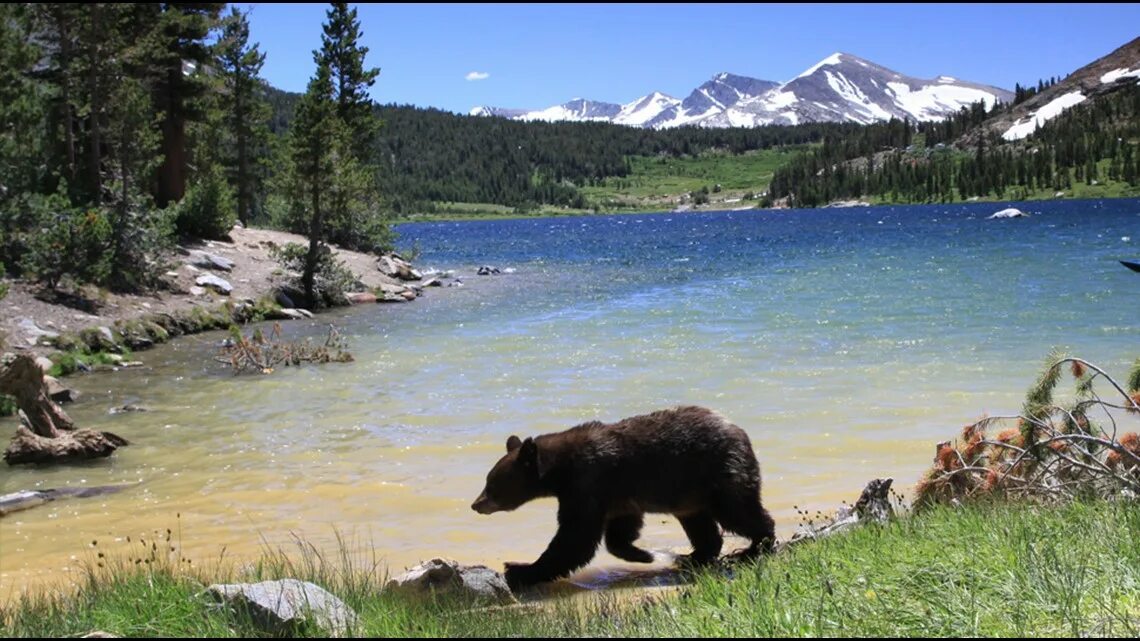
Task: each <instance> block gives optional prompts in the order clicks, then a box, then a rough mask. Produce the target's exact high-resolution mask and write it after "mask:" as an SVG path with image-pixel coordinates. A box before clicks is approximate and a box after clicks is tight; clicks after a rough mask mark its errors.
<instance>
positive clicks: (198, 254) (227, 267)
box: [190, 250, 234, 271]
mask: <svg viewBox="0 0 1140 641" xmlns="http://www.w3.org/2000/svg"><path fill="white" fill-rule="evenodd" d="M190 260H192V261H193V263H194V266H195V267H202V268H204V269H217V270H218V271H233V270H234V261H233V260H230V259H228V258H222V257H220V255H217V254H212V253H206V252H204V251H200V250H192V251H190Z"/></svg>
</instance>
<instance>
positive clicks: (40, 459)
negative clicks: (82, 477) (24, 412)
mask: <svg viewBox="0 0 1140 641" xmlns="http://www.w3.org/2000/svg"><path fill="white" fill-rule="evenodd" d="M123 445H130V443H129V442H128V441H127V439H125V438H123V437H121V436H118V435H116V434H112V433H110V432H96V431H95V430H78V431H75V432H69V433H64V434H61V435H60V436H59V437H58V438H44V437H42V436H39V435H36V434H33V433H32V431H31V430H29V429H28V428H27V427H25V426H23V425H21V426H20V427H18V428H16V436H14V437H13V438H12V442H11V443H9V444H8V449H6V450H4V461H5V462H6V463H8V465H18V464H20V463H63V462H67V461H86V460H88V459H93V458H102V457H105V456H110V455H111V454H112V453H113V452H114V451H115V450H116V449H118V448H119V447H122V446H123Z"/></svg>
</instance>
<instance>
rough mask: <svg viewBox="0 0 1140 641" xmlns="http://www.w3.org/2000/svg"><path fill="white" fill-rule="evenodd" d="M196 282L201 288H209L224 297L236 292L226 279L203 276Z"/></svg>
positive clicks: (209, 275)
mask: <svg viewBox="0 0 1140 641" xmlns="http://www.w3.org/2000/svg"><path fill="white" fill-rule="evenodd" d="M194 282H195V283H196V284H197V285H199V286H202V287H209V288H210V289H212V290H214V291H216V292H218V293H219V294H221V295H223V296H229V295H230V292H232V291H234V287H233V285H230V284H229V283H228V282H227V281H226V279H224V278H219V277H218V276H215V275H213V274H202V275H201V276H199V277H198V278H197V279H195V280H194Z"/></svg>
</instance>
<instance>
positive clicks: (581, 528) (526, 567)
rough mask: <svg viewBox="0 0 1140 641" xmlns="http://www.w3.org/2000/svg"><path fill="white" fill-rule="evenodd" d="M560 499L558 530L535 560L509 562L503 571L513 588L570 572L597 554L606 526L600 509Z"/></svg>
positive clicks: (541, 581)
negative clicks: (527, 562) (584, 506)
mask: <svg viewBox="0 0 1140 641" xmlns="http://www.w3.org/2000/svg"><path fill="white" fill-rule="evenodd" d="M568 503H572V501H565V502H564V501H562V500H561V499H560V500H559V506H558V532H556V533H555V534H554V538H553V539H551V541H550V545H548V546H546V551H545V552H543V553H542V556H540V557H538V560H537V561H535V562H534V563H530V564H526V563H507V564H505V565H506V571H505V572H504V573H503V574H504V576H505V577H506V579H507V585H508V586H510V588H511V590H512V591H518V590H519V589H521V588H526V587H530V586H532V585H535V584H538V583H545V582H547V581H553V580H555V579H560V578H562V577H564V576H567V575H568V574H570V573H571V572H573V571H574V570H577V569H578V568H580V567H582V566H583V565H586V564H587V563H589V562H590V559H592V558H594V553H595V552H597V550H598V545H599V544H600V543H601V542H602V533H603V531H604V530H605V517H604V516H603V513H602V512H601V511H600V510H597V509H591V508H583V507H581V506H574V505H567V504H568Z"/></svg>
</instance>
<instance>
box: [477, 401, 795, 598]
mask: <svg viewBox="0 0 1140 641" xmlns="http://www.w3.org/2000/svg"><path fill="white" fill-rule="evenodd" d="M546 496H553V497H557V498H558V532H557V533H556V534H555V535H554V539H553V540H552V541H551V542H550V545H549V546H547V548H546V551H545V552H543V553H542V556H540V557H539V558H538V560H537V561H535V562H534V563H531V564H521V563H507V564H506V579H507V583H508V584H509V585H510V586H511V588H512V589H518V588H522V587H526V586H530V585H534V584H536V583H542V582H544V581H552V580H554V579H557V578H560V577H564V576H567V575H568V574H570V573H571V572H573V571H574V570H577V569H578V568H580V567H582V566H584V565H586V564H587V563H589V562H590V559H592V558H594V553H595V552H596V551H597V549H598V544H599V543H600V542H601V541H602V538H603V536H604V538H605V541H606V549H607V550H609V551H610V553H611V554H613V555H614V556H616V557H618V558H619V559H624V560H626V561H633V562H639V563H649V562H652V561H653V555H652V554H650V553H649V552H647V551H645V550H643V549H641V548H639V547H637V546H636V545H634V541H636V540H637V537H638V535H639V534H640V532H641V526H642V524H643V515H644V514H645V513H646V512H652V513H663V514H672V515H674V516H676V517H677V519H678V520H680V521H681V527H683V528H684V530H685V534H686V535H687V536H688V537H689V541H690V542H692V544H693V552H692V554H691V555H690V556H689V559H690V560H691V561H693V562H694V563H698V564H699V563H707V562H709V561H713V560H715V559H716V558H717V557H718V556H719V555H720V550H721V545H722V543H723V540H722V539H721V533H720V528H719V527H718V526H717V524H718V523H719V524H720V526H721V527H723V528H724V529H725V530H727V531H729V532H735V533H736V534H740V535H742V536H745V537H747V538H749V539H751V541H752V545H751V546H750V547H749V548H748V549H747V550H746V551H745V554H746V555H755V554H757V553H759V552H761V551H765V552H766V551H771V549H772V546H773V544H774V543H775V538H776V531H775V522H774V521H773V520H772V517H771V516H770V515H769V514H768V511H767V510H765V509H764V506H763V504H762V503H761V501H760V464H759V463H758V462H757V461H756V454H755V453H754V452H753V451H752V443H751V442H750V441H749V439H748V434H746V433H745V432H744V430H742V429H740V428H739V427H737V426H736V425H733V424H732V423H731V422H729V421H728V420H727V419H725V418H724V417H723V416H721V415H720V414H717V413H716V412H714V411H712V410H709V409H706V408H703V407H677V408H673V409H668V410H661V411H658V412H653V413H652V414H645V415H642V416H634V417H631V418H627V419H624V420H622V421H619V422H617V423H612V424H606V423H601V422H599V421H592V422H589V423H583V424H582V425H578V426H577V427H573V428H570V429H568V430H566V431H563V432H557V433H554V434H543V435H541V436H538V437H535V438H527V439H526V440H520V439H519V437H517V436H511V437H510V438H509V439H507V454H506V456H504V457H503V458H501V459H500V460H499V462H498V463H496V464H495V467H493V468H492V469H491V471H490V473H488V474H487V487H486V488H484V489H483V493H482V494H480V495H479V498H477V499H476V500H475V503H474V504H472V505H471V509H473V510H475V511H476V512H478V513H480V514H492V513H494V512H499V511H503V510H508V511H509V510H514V509H515V508H517V507H519V506H520V505H523V504H524V503H526V502H528V501H530V500H532V499H536V498H540V497H546Z"/></svg>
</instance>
